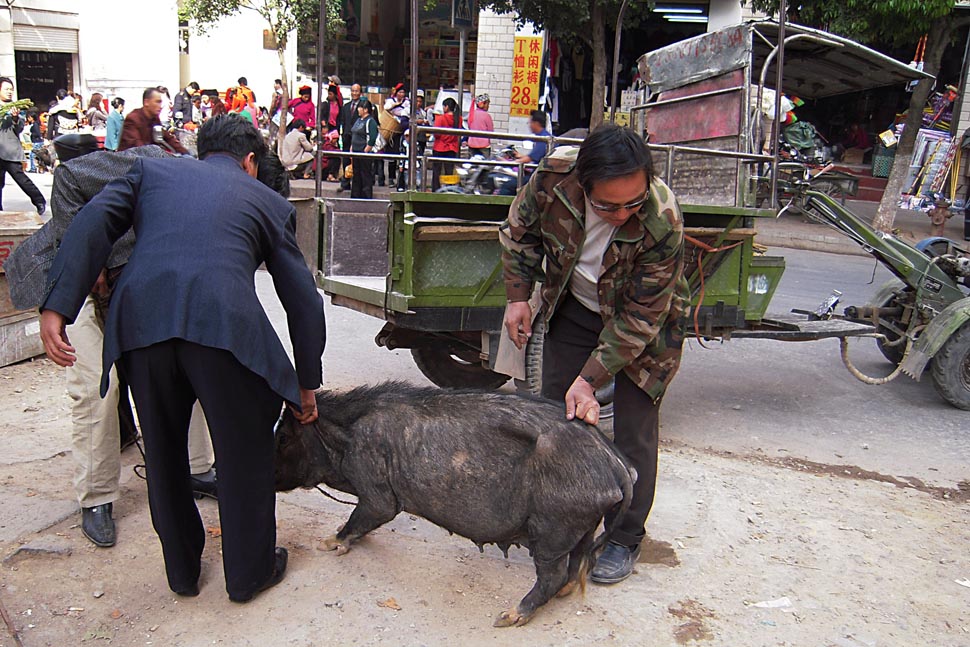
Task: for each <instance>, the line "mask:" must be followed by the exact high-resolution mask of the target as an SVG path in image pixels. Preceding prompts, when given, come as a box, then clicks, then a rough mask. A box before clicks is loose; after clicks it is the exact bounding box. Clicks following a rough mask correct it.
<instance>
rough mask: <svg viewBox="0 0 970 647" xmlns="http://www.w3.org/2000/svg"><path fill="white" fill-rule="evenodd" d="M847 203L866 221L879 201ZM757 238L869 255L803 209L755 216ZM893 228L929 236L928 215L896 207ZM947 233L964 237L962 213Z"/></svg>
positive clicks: (916, 237)
mask: <svg viewBox="0 0 970 647" xmlns="http://www.w3.org/2000/svg"><path fill="white" fill-rule="evenodd" d="M846 207H847V208H848V209H849V211H851V212H852V213H854V214H855V215H857V216H858V217H859V218H861V219H862V220H864V221H865V222H867V223H870V224H871V223H872V220H873V218H874V217H875V215H876V209H877V207H878V205H877V204H876V203H874V202H859V201H856V200H848V201H847V202H846ZM756 228H757V230H758V236H757V238H756V241H757V242H758V243H761V244H762V245H768V246H769V247H788V248H792V249H807V250H812V251H818V252H830V253H834V254H855V255H859V256H868V254H867V253H866V252H864V251H863V250H862V248H861V247H859V245H857V244H856V243H854V242H853V241H852V240H850V239H849V238H847V237H846V236H845V235H843V234H842V233H841V232H839V231H837V230H836V229H834V228H832V227H830V226H828V225H825V224H821V223H819V222H816V221H815V220H812V219H811V218H809V217H808V216H807V215H805V214H803V213H795V214H792V213H785V214H783V215H781V216H780V217H778V218H774V219H768V218H763V219H758V221H757V224H756ZM893 229H894V230H895V231H896V232H897V235H898V236H899V238H900V239H902V240H903V241H905V242H907V243H910V244H915V243H917V242H919V241H921V240H923V239H924V238H928V237H929V236H930V219H929V216H927V215H926V213H925V212H923V211H912V210H910V209H899V210H897V212H896V219H895V221H894V222H893ZM945 233H946V237H947V238H949V239H951V240H954V241H956V242H962V241H963V240H964V239H963V215H962V214H956V215H954V216H953V217H952V218H950V220H949V221H948V222H947V223H946V232H945Z"/></svg>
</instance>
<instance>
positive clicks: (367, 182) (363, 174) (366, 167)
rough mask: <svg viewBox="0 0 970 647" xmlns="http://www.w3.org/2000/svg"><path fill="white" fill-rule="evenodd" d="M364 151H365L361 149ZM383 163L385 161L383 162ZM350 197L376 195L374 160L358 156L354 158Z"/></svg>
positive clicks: (371, 196) (366, 197)
mask: <svg viewBox="0 0 970 647" xmlns="http://www.w3.org/2000/svg"><path fill="white" fill-rule="evenodd" d="M360 152H363V151H360ZM381 163H382V164H383V161H382V162H381ZM350 197H351V198H365V199H367V200H370V199H371V198H373V197H374V162H372V161H371V160H369V159H364V158H361V157H358V158H357V159H356V160H354V177H352V178H351V179H350Z"/></svg>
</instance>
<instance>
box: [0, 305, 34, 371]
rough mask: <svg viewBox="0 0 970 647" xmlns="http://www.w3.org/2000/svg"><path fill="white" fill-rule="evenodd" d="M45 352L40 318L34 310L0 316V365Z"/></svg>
mask: <svg viewBox="0 0 970 647" xmlns="http://www.w3.org/2000/svg"><path fill="white" fill-rule="evenodd" d="M43 354H44V344H43V343H41V341H40V319H39V316H38V314H37V313H36V312H34V311H21V312H18V313H16V314H12V315H7V316H6V317H0V366H7V365H9V364H13V363H15V362H20V361H23V360H25V359H30V358H31V357H37V356H38V355H43Z"/></svg>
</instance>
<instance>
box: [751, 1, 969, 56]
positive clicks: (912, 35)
mask: <svg viewBox="0 0 970 647" xmlns="http://www.w3.org/2000/svg"><path fill="white" fill-rule="evenodd" d="M742 2H748V3H750V5H751V6H752V8H754V9H756V10H758V11H763V12H765V13H768V14H771V15H774V14H777V12H778V0H742ZM788 6H789V9H788V19H789V20H792V21H794V22H797V23H800V24H803V25H808V26H811V27H818V28H820V29H824V30H826V31H830V32H833V33H835V34H839V35H840V36H845V37H847V38H852V39H854V40H858V41H860V42H863V43H873V42H881V43H888V44H893V45H907V44H912V45H914V46H915V43H916V41H917V40H918V39H919V37H920V36H922V35H923V34H925V33H927V32H928V31H930V29H931V27H932V25H933V23H934V22H936V21H938V20H940V19H948V18H949V17H950V16H951V15H953V14H954V12H955V6H956V2H955V0H792V1H791V2H789V5H788Z"/></svg>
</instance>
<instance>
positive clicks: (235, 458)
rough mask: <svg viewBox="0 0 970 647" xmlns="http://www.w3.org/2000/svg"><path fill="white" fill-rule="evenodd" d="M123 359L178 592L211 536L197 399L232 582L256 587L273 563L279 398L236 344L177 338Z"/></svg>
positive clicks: (154, 511)
mask: <svg viewBox="0 0 970 647" xmlns="http://www.w3.org/2000/svg"><path fill="white" fill-rule="evenodd" d="M119 366H120V368H121V372H122V373H123V374H124V376H125V379H127V380H128V384H129V385H130V387H131V391H132V395H133V396H134V398H135V406H136V407H138V418H139V420H140V421H141V430H142V437H143V438H144V440H145V458H146V460H145V462H146V471H147V477H148V503H149V507H150V508H151V515H152V525H153V526H154V527H155V532H157V533H158V538H159V539H160V540H161V543H162V554H163V556H164V558H165V573H166V575H167V576H168V585H169V587H170V588H171V589H172V590H173V591H176V592H180V591H185V590H188V589H191V588H192V586H193V585H195V584H196V583H197V582H198V579H199V573H200V569H201V558H202V549H203V547H204V545H205V528H203V526H202V520H201V518H200V517H199V510H198V508H197V507H196V505H195V500H194V499H193V497H192V486H191V485H190V483H189V457H188V450H187V444H186V443H187V442H188V430H189V419H190V417H191V415H192V405H193V404H194V403H195V401H196V399H198V400H199V401H200V402H201V403H202V409H203V410H204V411H205V418H206V422H207V423H208V425H209V433H210V434H211V435H212V444H213V447H214V449H215V454H216V462H217V463H218V465H219V520H220V524H221V527H222V563H223V569H224V570H225V574H226V591H227V592H228V593H229V595H230V596H232V597H241V598H246V597H249V596H251V595H252V594H254V593H255V592H256V591H257V589H259V587H260V586H262V585H263V584H265V583H266V581H267V580H268V579H269V578H270V577H272V574H273V568H274V565H275V555H274V549H275V547H276V492H275V488H274V471H273V452H274V438H273V425H274V424H275V423H276V420H277V418H278V417H279V415H280V409H281V407H282V398H281V397H280V396H279V395H277V394H276V393H274V392H273V391H272V390H271V389H270V388H269V385H267V384H266V381H265V380H264V379H263V378H262V377H260V376H258V375H256V374H255V373H253V372H252V371H250V370H249V369H247V368H246V367H244V366H243V365H242V364H240V363H239V362H238V361H237V360H236V358H235V357H233V355H232V353H230V352H228V351H225V350H220V349H215V348H209V347H207V346H200V345H199V344H194V343H192V342H188V341H184V340H181V339H172V340H168V341H163V342H160V343H157V344H153V345H151V346H147V347H145V348H140V349H137V350H132V351H128V352H126V353H124V354H122V356H121V361H120V363H119Z"/></svg>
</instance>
